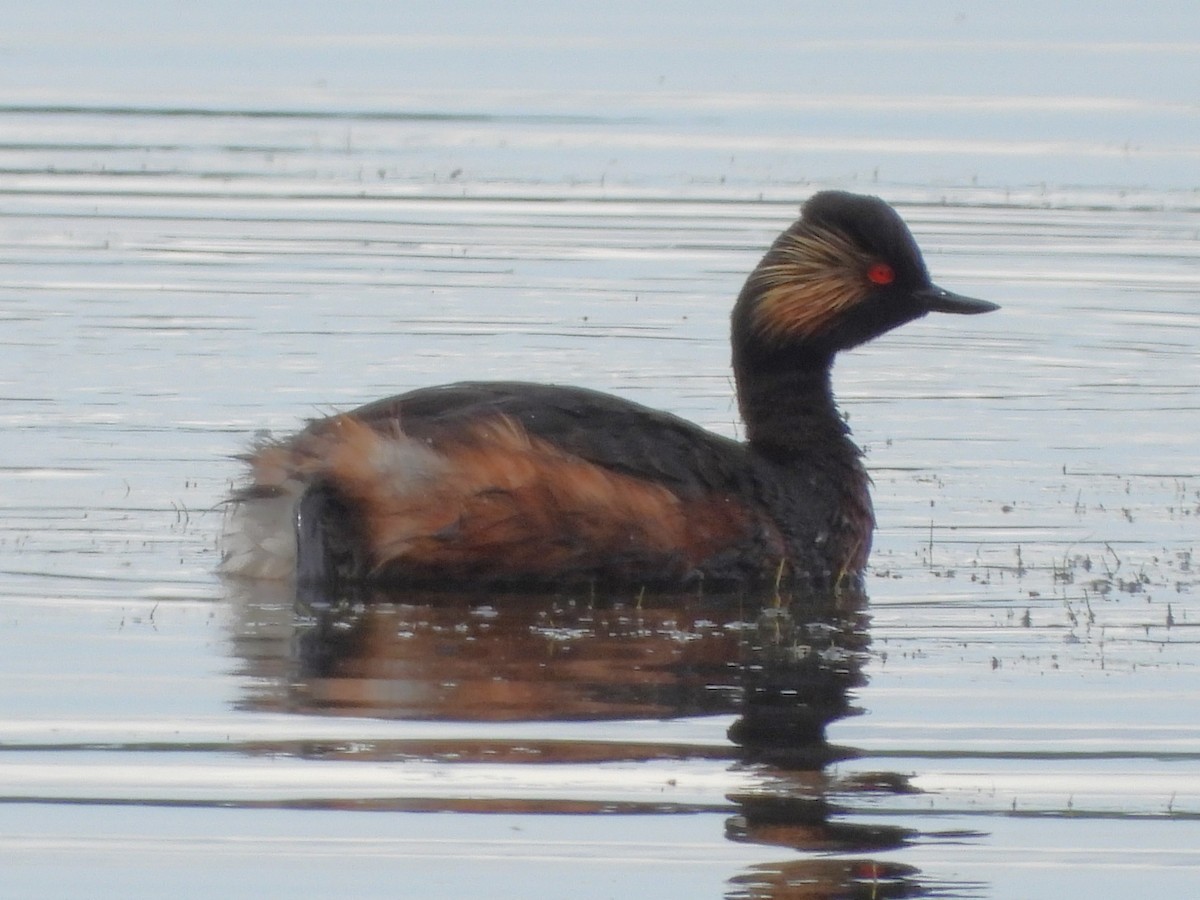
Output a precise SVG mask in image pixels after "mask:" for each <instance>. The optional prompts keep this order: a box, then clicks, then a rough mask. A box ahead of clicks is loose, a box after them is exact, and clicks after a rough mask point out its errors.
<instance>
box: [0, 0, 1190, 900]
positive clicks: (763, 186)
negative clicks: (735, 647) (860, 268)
mask: <svg viewBox="0 0 1200 900" xmlns="http://www.w3.org/2000/svg"><path fill="white" fill-rule="evenodd" d="M781 14H782V13H781V11H780V10H778V9H775V8H772V9H771V10H766V9H765V8H764V9H763V10H758V9H755V8H747V9H739V10H738V11H737V14H736V15H734V14H733V13H732V12H731V11H730V10H729V9H726V8H725V7H724V6H722V5H718V4H710V5H704V4H696V3H689V4H686V5H683V4H679V5H671V4H668V5H665V6H662V5H660V6H658V7H655V10H654V11H647V10H646V9H644V8H643V7H642V6H639V5H635V4H626V5H624V6H621V7H614V6H612V5H611V4H610V5H606V6H604V7H595V8H590V7H586V6H574V7H565V8H564V7H560V6H557V5H551V4H521V5H520V6H519V7H517V8H516V9H513V10H510V11H505V12H504V13H498V12H496V11H495V10H494V9H493V7H490V6H486V5H483V4H477V5H476V4H439V5H428V6H418V7H415V8H404V9H401V8H399V7H397V6H395V5H392V4H378V5H376V4H353V5H350V6H347V7H345V8H338V9H336V10H335V9H334V8H333V7H329V8H325V7H321V6H300V7H296V6H294V5H272V4H266V5H263V4H260V5H255V6H253V7H246V6H245V5H244V4H243V5H235V4H206V5H204V6H203V7H198V8H196V9H191V10H186V11H179V10H170V11H169V13H168V11H165V10H159V9H158V8H157V7H154V6H153V5H148V4H135V3H119V4H117V6H116V7H115V8H114V7H112V6H111V5H110V6H107V7H97V6H94V5H84V4H78V5H74V6H72V7H70V8H64V7H62V5H57V6H55V7H53V8H51V7H46V8H44V9H40V8H37V7H33V6H26V7H22V8H19V9H12V10H6V12H5V34H4V35H3V36H2V37H0V72H2V74H3V79H2V80H0V344H2V345H3V351H4V352H3V356H2V357H0V397H2V398H3V401H2V403H0V510H2V518H0V674H2V676H3V677H2V678H0V751H2V752H0V798H2V799H3V800H4V802H3V804H0V857H2V858H3V860H4V865H3V870H4V875H3V879H2V880H0V895H3V896H14V897H24V896H36V895H42V896H89V897H94V896H112V897H117V896H121V897H125V896H136V895H145V896H152V895H157V894H161V893H164V892H167V891H169V892H170V893H171V894H172V895H173V896H180V897H183V896H197V897H208V896H213V895H215V894H218V893H220V894H224V895H227V896H246V897H250V896H267V895H282V894H284V893H286V892H289V891H290V892H293V893H297V894H304V895H306V896H311V895H335V894H336V895H338V896H351V895H352V896H389V897H390V896H464V895H466V896H470V895H476V896H483V895H486V896H499V897H552V896H561V895H565V894H566V893H570V894H571V895H572V896H575V897H607V896H648V895H651V894H652V895H654V896H659V897H698V896H723V895H729V896H737V897H755V898H758V897H784V896H796V895H797V894H795V893H792V894H789V893H787V891H789V890H793V891H798V890H799V888H797V887H795V885H797V884H802V883H803V884H809V885H817V886H819V887H813V888H812V890H813V891H814V893H813V894H812V895H813V896H900V895H902V894H901V892H902V891H908V892H909V893H910V894H911V893H913V892H919V891H925V892H933V893H938V892H940V895H942V896H995V897H1060V896H1065V895H1080V896H1084V895H1090V896H1098V897H1107V896H1129V897H1139V896H1146V895H1148V894H1154V895H1156V896H1186V895H1188V894H1189V893H1190V892H1191V891H1192V890H1193V889H1194V885H1195V884H1196V883H1197V879H1198V878H1200V851H1198V850H1197V849H1196V848H1197V847H1200V719H1198V717H1197V714H1196V709H1197V708H1198V706H1197V701H1198V699H1200V697H1198V696H1197V695H1198V694H1200V681H1198V680H1197V676H1198V674H1200V673H1198V666H1200V649H1198V643H1197V637H1196V632H1195V628H1196V625H1197V623H1198V622H1200V600H1198V599H1197V583H1198V578H1197V575H1196V568H1195V567H1196V565H1197V561H1196V557H1195V554H1196V545H1197V536H1198V535H1200V522H1198V517H1200V450H1198V449H1197V443H1196V438H1195V434H1196V431H1197V424H1198V422H1200V415H1198V412H1200V399H1198V398H1200V266H1198V262H1200V200H1198V195H1197V191H1198V190H1200V179H1198V178H1197V174H1196V173H1197V172H1198V171H1200V168H1198V166H1197V163H1198V162H1200V138H1198V137H1197V135H1200V128H1198V127H1197V126H1198V125H1200V106H1197V103H1196V100H1195V95H1194V86H1195V85H1196V84H1197V83H1200V13H1198V12H1196V11H1195V10H1194V9H1193V8H1192V7H1191V6H1188V5H1185V4H1163V5H1159V6H1155V7H1152V8H1149V7H1145V6H1144V5H1139V6H1134V5H1132V4H1121V5H1118V6H1116V7H1106V8H1105V9H1104V10H1100V9H1096V8H1093V7H1092V6H1090V5H1089V6H1085V5H1083V4H1062V5H1060V6H1058V7H1055V8H1053V9H1045V8H1042V7H1033V6H1029V5H1020V4H1019V5H1017V6H1016V7H1006V8H1004V9H1003V10H1001V9H999V8H997V9H993V10H988V9H974V8H972V7H966V8H964V7H962V6H961V5H955V4H925V5H922V7H921V9H920V11H916V10H914V9H913V8H912V7H911V6H910V5H907V4H872V5H871V6H870V7H869V8H863V9H849V10H842V11H831V10H829V9H828V8H826V7H823V6H822V7H817V6H806V5H804V4H801V5H799V6H794V7H793V8H790V9H789V10H788V11H787V16H788V17H787V19H786V20H783V21H781V20H780V18H779V16H780V15H781ZM825 187H839V188H847V189H851V190H859V191H868V192H873V193H878V194H880V195H881V196H883V197H885V198H886V199H888V200H889V201H891V202H893V203H894V204H895V205H896V206H897V207H898V208H899V209H900V211H901V212H902V214H903V215H904V216H905V218H906V219H907V220H908V221H909V223H910V225H911V226H912V228H913V231H914V232H915V233H916V235H917V238H918V240H919V241H920V243H921V244H922V246H923V247H924V249H925V252H926V257H927V261H928V263H929V265H930V268H931V270H932V272H933V274H934V277H935V279H936V280H937V281H938V282H939V283H941V284H944V285H945V286H947V287H949V288H951V289H954V290H958V291H961V292H963V293H967V294H971V295H975V296H981V297H987V298H989V299H992V300H995V301H996V302H998V303H1000V304H1002V305H1003V310H1002V311H1001V312H999V313H996V314H994V315H990V316H986V317H981V318H973V319H969V320H963V319H961V318H958V317H953V318H952V320H949V321H947V320H945V319H942V320H939V319H936V318H930V319H927V320H924V321H921V322H918V323H915V324H913V325H911V326H908V327H906V328H905V329H903V330H901V331H899V332H897V333H894V334H892V335H889V336H887V337H886V338H884V339H882V340H880V341H878V342H876V343H874V344H872V345H870V346H868V347H866V348H863V349H861V350H859V351H855V352H854V353H852V354H849V355H847V356H846V357H845V358H843V359H842V360H841V361H840V362H839V364H838V367H837V370H836V373H835V383H836V388H837V392H838V396H839V399H840V401H841V405H842V407H843V409H844V410H845V412H846V413H847V414H848V416H849V418H850V423H851V425H852V427H853V429H854V432H855V435H856V438H857V439H858V440H859V441H860V442H861V443H862V444H863V445H864V447H865V448H866V449H867V453H868V456H867V461H868V464H869V466H870V468H871V472H872V476H873V479H874V496H875V500H876V506H877V512H878V518H879V522H880V528H879V532H878V534H877V538H876V549H875V552H874V554H873V557H872V569H871V573H870V577H869V580H868V591H869V594H870V604H869V607H868V608H867V610H866V615H867V616H868V617H869V619H867V620H863V622H861V623H860V625H861V629H862V633H863V635H865V637H866V638H867V639H869V643H868V644H866V645H865V646H862V647H858V648H857V649H856V650H855V651H854V653H853V654H850V655H851V656H853V662H852V664H849V666H850V674H849V675H847V676H846V679H845V683H844V684H843V683H842V682H838V686H839V689H845V693H844V697H845V698H846V700H847V701H848V703H849V704H850V705H851V706H852V707H854V709H855V711H857V712H858V713H859V714H857V715H851V716H847V717H845V718H840V719H838V720H837V721H834V722H833V724H832V725H831V726H830V729H829V738H830V741H831V742H832V743H833V744H835V745H837V746H839V747H843V748H851V749H852V750H854V751H856V753H855V754H854V755H851V756H849V757H848V758H845V759H843V760H841V761H838V762H832V763H830V764H829V765H827V766H825V767H824V768H820V767H816V766H813V767H808V768H804V767H794V766H787V765H778V764H776V763H777V761H774V762H773V761H770V760H768V761H763V760H754V759H747V758H745V757H743V756H741V755H739V753H738V752H737V751H736V750H735V747H734V745H733V744H732V743H731V742H730V739H729V737H728V736H727V731H728V729H729V727H730V725H731V724H733V723H734V721H735V714H734V713H733V712H732V711H730V707H729V704H728V703H727V702H726V700H725V698H726V693H725V692H726V691H727V689H728V688H729V687H730V685H731V684H732V683H733V681H735V680H734V679H730V678H728V677H726V676H725V675H722V674H721V673H722V672H724V670H722V669H720V668H719V667H717V668H715V669H707V668H705V665H709V664H712V663H713V661H721V660H724V659H725V657H724V656H722V654H724V653H725V652H726V651H727V650H728V648H729V645H730V644H731V642H732V643H734V644H736V643H737V642H738V641H740V640H742V638H741V637H739V636H740V635H742V634H743V632H744V629H745V628H747V627H748V625H747V623H744V622H738V621H736V617H731V618H729V619H728V621H727V620H725V619H722V618H720V616H719V615H718V612H719V611H717V612H714V610H713V609H710V608H707V607H693V606H689V605H688V604H686V603H684V604H681V606H680V608H678V609H674V608H666V609H662V608H654V607H647V608H644V609H643V608H639V607H638V606H637V605H636V604H635V603H634V602H633V598H629V600H628V601H623V602H621V603H618V604H617V605H616V609H615V611H613V612H612V613H611V616H609V615H608V614H607V613H605V614H604V615H601V614H599V613H594V612H593V611H591V610H588V609H586V599H585V598H576V599H577V600H578V604H577V605H576V606H571V605H569V604H567V605H565V606H562V607H559V608H553V609H547V610H542V609H531V610H529V611H528V613H529V618H528V619H525V618H521V615H512V614H510V611H509V610H508V609H506V608H504V607H503V605H502V601H501V600H496V601H494V602H491V603H489V602H488V601H487V600H486V599H480V598H473V599H470V600H468V601H465V602H464V603H463V605H462V606H461V607H456V606H453V605H450V606H448V607H445V606H443V607H439V606H438V605H437V604H433V605H429V604H428V603H426V602H425V601H424V600H423V599H422V598H409V602H407V603H405V602H400V603H394V604H390V605H389V604H384V605H381V606H379V607H377V608H375V609H373V610H371V611H369V612H363V611H361V610H359V611H357V612H355V611H351V612H350V613H347V614H346V615H344V616H343V615H339V616H333V617H331V618H328V619H325V618H322V616H321V615H306V614H302V612H301V611H298V610H297V608H296V607H295V606H294V604H293V602H292V600H293V598H292V597H290V596H289V595H288V594H287V593H286V591H284V592H278V591H274V592H273V591H272V590H270V589H263V590H246V589H239V588H237V587H236V586H231V585H228V584H223V583H222V582H221V581H220V580H218V579H217V577H216V576H215V575H214V572H213V570H214V566H215V562H216V559H217V549H216V536H217V534H218V532H219V530H220V524H221V511H220V507H219V503H220V500H221V498H222V497H223V496H224V495H225V493H226V491H227V490H228V488H229V486H230V484H231V482H232V481H233V480H234V479H236V478H237V476H238V474H239V470H238V466H237V463H236V462H235V461H234V460H232V459H231V458H230V457H231V456H232V455H233V454H235V453H237V452H238V451H239V450H240V449H242V448H243V447H245V445H246V444H247V442H248V441H249V440H250V439H251V438H252V436H253V434H254V433H255V431H257V430H258V429H271V430H275V431H287V430H288V429H291V428H294V427H295V426H296V425H297V424H298V423H299V422H300V421H301V420H302V419H303V418H305V417H306V416H311V415H314V414H320V413H324V412H328V411H330V410H334V409H344V408H348V407H350V406H353V405H355V404H357V403H359V402H361V401H365V400H368V399H371V398H374V397H377V396H380V395H383V394H389V393H395V392H398V391H401V390H405V389H409V388H412V387H417V386H421V385H426V384H435V383H440V382H444V381H450V380H456V379H464V378H513V377H518V378H526V379H532V380H546V381H557V382H567V383H575V384H581V385H586V386H590V387H596V388H600V389H604V390H609V391H613V392H616V393H619V394H622V395H624V396H627V397H630V398H632V399H635V400H639V401H642V402H645V403H648V404H650V405H653V406H657V407H661V408H666V409H670V410H672V411H674V412H677V413H680V414H681V415H684V416H687V417H688V418H691V419H693V420H696V421H698V422H701V423H702V424H704V425H706V426H708V427H711V428H713V429H714V430H717V431H720V432H722V433H725V434H736V433H737V423H736V411H735V407H734V404H733V401H732V389H731V384H730V380H729V374H728V346H727V321H728V309H729V305H730V303H731V300H732V298H733V297H734V296H735V294H736V292H737V290H738V289H739V287H740V285H741V281H742V279H743V278H744V277H745V273H746V272H747V271H748V270H749V269H750V268H751V267H752V266H753V265H754V263H755V262H756V261H757V259H758V257H759V255H760V254H761V252H762V250H763V248H765V246H766V245H767V244H768V243H769V242H770V241H771V240H772V239H773V237H774V236H775V234H777V233H778V231H779V230H780V229H781V228H783V227H785V226H786V225H787V224H788V223H789V222H790V221H791V220H792V218H793V217H794V216H795V214H796V210H797V208H798V205H799V203H800V202H801V201H802V200H803V199H804V198H805V197H806V196H808V195H809V194H810V193H812V192H813V191H814V190H817V189H820V188H825ZM945 318H946V319H951V317H945ZM523 614H524V613H522V615H523ZM750 624H751V625H753V623H750ZM760 624H761V623H760ZM330 633H333V634H339V633H348V634H351V635H353V637H354V640H355V643H354V646H353V648H352V649H351V650H347V649H346V648H345V647H341V649H339V651H338V653H337V654H334V657H335V659H334V662H336V663H337V665H339V666H341V667H342V668H341V669H339V670H338V673H339V674H338V675H337V677H328V672H320V671H315V670H314V669H312V666H313V665H317V664H318V663H321V662H322V661H324V663H327V664H328V663H329V660H328V659H326V657H320V659H318V660H317V662H316V663H314V661H313V657H312V655H311V653H310V649H311V647H312V646H313V645H314V640H316V639H317V638H320V639H322V640H324V639H326V638H328V636H329V634H330ZM314 635H315V636H316V638H314ZM318 643H319V641H318ZM322 646H323V645H322ZM306 648H308V649H306ZM513 648H517V649H518V650H520V651H522V653H521V654H517V657H516V658H514V657H513V655H512V654H513V652H514V651H513ZM551 648H554V649H551ZM522 654H524V655H522ZM529 654H532V658H533V659H535V660H539V662H538V665H537V666H535V668H534V670H530V669H528V668H523V667H522V663H524V662H527V661H528V658H530V657H529ZM538 654H545V656H544V657H539V656H538ZM663 658H668V659H671V660H676V661H678V660H682V661H684V662H686V663H687V666H689V667H690V668H687V672H689V673H693V674H694V673H700V674H698V675H695V678H694V679H692V680H688V679H687V678H684V677H683V676H679V675H678V671H682V669H671V670H670V671H671V672H672V673H675V674H673V675H672V676H671V678H667V677H666V676H665V675H664V674H663V673H664V672H665V671H667V670H665V669H661V668H658V667H657V666H658V662H656V661H660V660H662V659H663ZM542 660H544V661H542ZM832 665H834V668H837V665H840V663H837V664H832ZM306 667H307V668H306ZM547 671H548V672H550V673H551V675H550V676H546V675H545V672H547ZM838 671H841V670H840V669H839V670H838ZM713 672H716V673H717V674H715V675H714V674H713ZM630 673H635V675H636V677H633V676H631V674H630ZM641 673H645V677H642V674H641ZM701 676H703V677H701ZM689 677H690V676H689ZM839 677H840V676H839ZM652 678H663V679H665V680H664V681H663V682H662V685H660V686H659V687H661V689H660V690H650V688H651V687H654V685H653V684H651V685H650V686H649V687H648V686H647V682H649V681H651V680H652ZM671 679H677V680H671ZM697 679H698V680H697ZM706 679H707V680H706ZM597 686H599V687H597ZM668 688H669V690H668ZM556 710H557V711H559V712H558V713H557V714H556V712H555V711H556ZM764 798H765V799H764ZM763 803H767V805H768V806H770V808H771V809H776V806H771V804H777V805H778V804H782V807H784V808H786V809H787V810H788V811H789V813H788V815H787V816H784V817H783V818H782V819H781V820H780V821H779V822H776V821H775V820H774V819H772V818H771V815H766V814H763V813H762V812H761V810H760V806H761V805H762V804H763ZM764 815H765V816H766V817H765V819H764V818H763V816H764ZM806 816H808V817H809V818H806ZM809 819H811V821H809ZM772 823H774V824H772ZM64 860H70V864H69V865H66V864H64ZM821 891H824V893H821ZM854 891H858V893H857V894H855V893H854ZM888 891H891V893H888Z"/></svg>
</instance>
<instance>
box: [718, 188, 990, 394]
mask: <svg viewBox="0 0 1200 900" xmlns="http://www.w3.org/2000/svg"><path fill="white" fill-rule="evenodd" d="M998 308H999V307H998V306H997V305H996V304H994V303H989V302H988V301H986V300H975V299H973V298H971V297H963V296H961V295H959V294H954V293H951V292H950V291H947V290H944V289H942V288H939V287H937V286H936V285H934V284H933V282H932V281H930V279H929V272H928V271H927V270H926V268H925V261H924V260H923V259H922V258H921V251H920V250H919V249H918V247H917V243H916V241H915V240H913V236H912V234H911V233H910V232H909V230H908V227H907V226H906V225H905V224H904V221H903V220H902V219H901V218H900V216H899V215H898V214H897V213H896V211H895V210H894V209H892V208H891V207H890V206H888V205H887V204H886V203H884V202H883V201H882V200H880V199H879V198H878V197H866V196H861V195H858V194H849V193H845V192H842V191H823V192H821V193H819V194H815V195H813V197H811V198H810V199H809V200H808V202H806V203H805V204H804V207H803V209H802V210H801V215H800V218H799V219H798V220H797V221H796V222H795V224H793V225H792V226H791V227H790V228H788V229H787V230H786V231H785V232H783V234H781V235H780V236H779V237H778V239H776V241H775V243H774V244H773V245H772V246H771V249H770V250H768V251H767V254H766V256H764V257H763V259H762V262H760V263H759V264H758V267H757V268H755V270H754V271H753V272H752V273H751V275H750V277H749V279H747V281H746V286H745V287H744V288H743V289H742V293H741V295H740V296H739V297H738V301H737V304H736V306H735V307H734V311H733V347H734V350H733V352H734V369H735V371H738V372H740V371H744V370H745V369H748V368H749V369H766V370H778V369H780V368H786V369H794V368H808V367H812V366H828V365H829V364H830V362H832V358H833V355H834V354H835V353H837V352H838V351H839V350H846V349H849V348H851V347H855V346H857V345H859V344H861V343H864V342H865V341H869V340H871V339H872V338H874V337H878V336H879V335H881V334H883V333H884V332H886V331H890V330H891V329H893V328H896V327H897V326H899V325H903V324H904V323H905V322H909V321H912V320H913V319H916V318H919V317H921V316H923V315H925V314H926V313H929V312H948V313H965V314H975V313H984V312H990V311H991V310H994V309H998Z"/></svg>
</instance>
